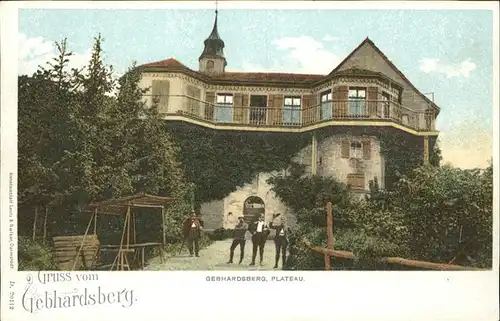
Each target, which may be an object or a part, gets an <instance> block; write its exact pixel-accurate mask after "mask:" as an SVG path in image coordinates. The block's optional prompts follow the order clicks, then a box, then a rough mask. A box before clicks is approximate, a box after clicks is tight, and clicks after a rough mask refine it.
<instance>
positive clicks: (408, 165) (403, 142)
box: [379, 132, 424, 189]
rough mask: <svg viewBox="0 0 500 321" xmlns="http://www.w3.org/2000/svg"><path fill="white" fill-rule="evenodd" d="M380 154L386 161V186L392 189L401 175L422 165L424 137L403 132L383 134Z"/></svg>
mask: <svg viewBox="0 0 500 321" xmlns="http://www.w3.org/2000/svg"><path fill="white" fill-rule="evenodd" d="M379 138H380V154H381V155H383V156H384V159H385V173H386V174H385V186H386V188H389V189H390V188H391V187H392V185H393V184H394V183H395V182H396V181H397V180H398V179H399V177H400V176H401V175H405V174H406V173H408V172H409V171H411V170H412V169H414V168H416V167H418V166H420V165H422V163H423V151H424V143H423V137H415V136H412V135H411V134H407V133H403V132H397V133H394V132H381V133H380V137H379Z"/></svg>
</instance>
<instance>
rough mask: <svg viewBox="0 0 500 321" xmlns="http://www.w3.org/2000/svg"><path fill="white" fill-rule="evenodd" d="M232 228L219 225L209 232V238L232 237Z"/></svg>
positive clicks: (215, 239)
mask: <svg viewBox="0 0 500 321" xmlns="http://www.w3.org/2000/svg"><path fill="white" fill-rule="evenodd" d="M233 231H234V230H233V229H225V228H223V227H219V228H218V229H215V230H214V231H213V232H212V233H211V234H210V239H212V240H214V241H220V240H226V239H229V238H232V237H233Z"/></svg>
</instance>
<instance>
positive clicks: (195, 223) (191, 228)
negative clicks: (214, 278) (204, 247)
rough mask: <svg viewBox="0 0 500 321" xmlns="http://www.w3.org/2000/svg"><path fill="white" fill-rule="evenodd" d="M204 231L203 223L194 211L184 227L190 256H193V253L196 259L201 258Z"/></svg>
mask: <svg viewBox="0 0 500 321" xmlns="http://www.w3.org/2000/svg"><path fill="white" fill-rule="evenodd" d="M202 229H203V221H202V220H201V218H200V217H199V216H197V215H196V213H195V212H194V211H193V212H192V213H191V216H190V217H188V218H187V219H186V220H185V221H184V226H183V233H184V239H185V241H186V243H187V246H188V249H189V254H190V255H191V256H193V252H194V254H195V255H196V257H199V256H200V255H199V253H200V237H201V231H202Z"/></svg>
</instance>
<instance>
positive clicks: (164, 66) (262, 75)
mask: <svg viewBox="0 0 500 321" xmlns="http://www.w3.org/2000/svg"><path fill="white" fill-rule="evenodd" d="M365 44H368V45H370V46H371V47H372V48H373V49H374V50H375V51H376V52H377V53H378V54H379V55H380V56H381V57H382V59H383V60H384V61H385V62H386V63H387V64H388V65H389V66H390V67H391V68H392V69H393V70H394V71H395V72H396V74H398V75H399V76H400V77H401V79H402V80H403V81H404V82H406V84H407V85H408V86H409V87H410V88H412V89H413V90H414V91H415V92H416V93H417V94H418V95H419V96H420V97H422V99H424V100H425V101H426V102H427V103H428V104H430V105H431V106H433V107H434V108H436V110H437V111H438V113H439V109H440V108H439V106H437V105H436V104H435V103H434V102H433V101H431V100H430V99H429V98H428V97H427V96H425V95H424V94H423V93H421V92H420V91H419V90H418V89H417V88H416V87H415V86H414V85H413V84H412V83H411V82H410V80H408V78H406V76H405V75H404V74H403V73H402V72H401V71H400V70H399V69H398V68H397V67H396V66H395V65H394V64H393V63H392V62H391V61H390V60H389V58H387V56H386V55H385V54H384V53H383V52H382V51H381V50H380V49H379V48H378V47H377V46H376V45H375V44H374V43H373V41H371V40H370V39H369V38H368V37H367V38H366V39H365V40H363V42H361V43H360V44H359V45H358V46H357V47H356V48H355V49H354V50H353V51H352V52H351V53H350V54H349V55H348V56H347V57H346V58H345V59H344V60H342V62H341V63H340V64H339V65H338V66H337V67H335V69H333V70H332V71H331V72H330V73H329V74H328V75H320V74H296V73H275V72H224V73H220V74H213V75H207V74H203V73H200V72H198V71H195V70H192V69H190V68H188V67H186V66H185V65H183V64H182V63H180V62H179V61H178V60H176V59H174V58H169V59H166V60H161V61H156V62H152V63H147V64H144V65H141V66H139V67H140V68H146V69H149V68H151V69H153V70H154V69H157V68H158V69H161V71H183V72H186V73H187V74H189V75H191V76H193V77H196V78H198V79H201V80H204V81H213V82H219V83H244V84H250V83H251V84H256V83H258V84H270V85H280V84H281V85H289V84H300V85H314V84H316V83H319V82H322V81H327V80H328V79H330V77H335V76H342V75H365V76H376V77H381V78H385V79H389V78H388V75H384V74H383V73H380V72H377V71H373V70H367V69H360V68H355V67H353V68H349V69H344V70H341V68H342V67H343V66H344V65H345V64H346V62H348V61H349V60H350V59H351V58H352V57H353V56H354V54H355V53H356V52H357V51H358V50H360V49H361V48H362V47H363V45H365ZM392 81H393V83H394V84H396V85H398V86H402V84H401V83H398V82H397V81H395V80H392Z"/></svg>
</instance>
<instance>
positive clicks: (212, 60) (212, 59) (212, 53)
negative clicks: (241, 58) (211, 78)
mask: <svg viewBox="0 0 500 321" xmlns="http://www.w3.org/2000/svg"><path fill="white" fill-rule="evenodd" d="M217 15H218V10H217V9H215V22H214V27H213V28H212V32H211V33H210V35H209V36H208V38H207V39H205V41H204V43H205V48H204V49H203V52H202V53H201V56H200V58H199V59H198V61H199V63H200V67H199V70H200V72H203V73H222V72H224V70H225V69H226V65H227V62H226V58H225V57H224V41H222V39H221V38H220V36H219V32H218V31H217Z"/></svg>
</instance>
